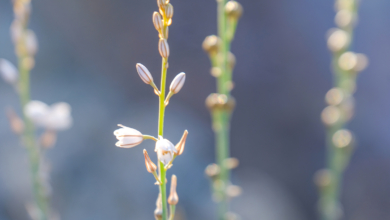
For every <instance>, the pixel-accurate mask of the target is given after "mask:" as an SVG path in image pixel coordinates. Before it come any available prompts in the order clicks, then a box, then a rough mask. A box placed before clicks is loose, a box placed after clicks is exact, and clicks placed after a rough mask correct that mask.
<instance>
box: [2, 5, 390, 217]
mask: <svg viewBox="0 0 390 220" xmlns="http://www.w3.org/2000/svg"><path fill="white" fill-rule="evenodd" d="M171 2H172V4H173V6H174V8H175V15H174V18H173V25H172V26H171V27H170V38H169V42H170V43H169V44H170V47H171V56H170V68H169V72H168V78H167V81H168V83H169V82H170V81H171V80H172V79H173V78H174V76H175V75H176V74H177V73H179V72H181V71H184V72H186V74H187V80H186V84H185V86H184V88H183V89H182V90H181V91H180V93H179V94H178V95H176V96H174V97H173V99H172V100H171V102H170V105H169V106H168V108H167V114H166V123H165V129H166V130H165V136H166V138H169V139H170V140H171V141H172V142H174V143H176V142H177V141H178V140H179V139H180V137H181V135H182V132H183V130H184V129H188V130H189V137H188V140H187V146H186V150H185V153H184V154H183V156H181V157H179V158H178V159H177V160H176V161H175V163H174V166H173V168H172V169H171V170H170V171H169V174H168V175H169V176H170V175H171V174H176V175H177V176H178V193H179V197H180V203H179V210H180V212H181V216H182V217H183V219H188V220H195V219H215V213H214V211H215V206H214V203H213V202H212V201H211V195H210V189H209V182H208V179H207V178H206V177H205V175H204V172H203V171H204V168H205V167H206V166H207V165H208V164H210V163H212V162H213V161H214V139H213V132H212V130H211V126H210V116H209V112H208V111H207V109H206V107H205V104H204V100H205V99H206V97H207V96H208V95H209V94H210V93H212V92H214V91H215V79H214V78H213V77H212V76H211V75H210V73H209V68H210V64H209V60H208V57H207V55H206V54H205V53H204V52H203V51H202V48H201V44H202V41H203V39H204V38H205V37H206V36H207V35H211V34H215V33H216V28H217V27H216V2H215V1H212V0H197V1H177V0H172V1H171ZM240 3H241V4H242V5H243V7H244V9H245V13H244V16H243V17H242V19H241V20H240V23H239V25H238V30H237V31H238V32H237V34H236V39H235V40H234V43H233V47H232V51H233V53H234V54H235V55H236V57H237V66H236V69H235V72H234V82H235V85H236V86H235V89H234V91H233V96H234V97H235V98H236V100H237V107H236V110H235V112H234V117H233V121H232V129H231V132H232V136H231V155H232V156H233V157H237V158H239V160H240V162H241V164H240V166H239V168H238V169H236V170H234V172H233V183H234V184H237V185H240V186H242V187H243V190H244V191H243V194H242V196H240V197H239V198H237V199H235V200H234V201H233V203H232V207H233V208H232V210H233V211H235V212H237V213H239V214H240V215H241V216H242V218H243V219H244V220H245V219H248V220H249V219H250V220H314V219H317V214H316V211H317V207H316V201H317V191H316V187H315V186H314V184H313V175H314V173H315V172H316V171H317V170H319V169H321V168H323V167H324V164H325V163H324V161H325V145H324V141H325V137H324V132H325V131H324V127H323V125H322V123H321V121H320V113H321V111H322V109H323V108H324V107H325V103H324V95H325V93H326V92H327V91H328V90H329V89H330V88H331V87H332V75H331V71H330V54H329V52H328V49H327V47H326V40H325V34H326V32H327V30H328V29H330V28H331V27H334V23H333V19H334V15H335V13H334V10H333V1H332V0H328V1H310V0H294V1H291V0H261V1H258V0H240ZM155 10H157V5H156V2H155V0H142V1H141V0H139V1H134V0H130V1H129V0H127V1H126V0H94V1H91V0H67V1H51V0H40V1H33V14H32V18H31V25H30V26H31V29H33V30H34V31H35V32H36V34H37V37H38V39H39V44H40V48H39V52H38V55H37V57H36V67H35V68H34V70H33V71H32V74H31V77H32V99H37V100H41V101H44V102H46V103H48V104H52V103H55V102H58V101H65V102H68V103H70V104H71V106H72V114H73V117H74V125H73V127H72V128H71V129H70V130H68V131H64V132H62V133H60V134H59V138H58V142H57V145H56V146H55V148H54V149H52V150H50V152H49V153H48V155H47V156H48V158H49V160H50V161H51V164H52V175H51V183H52V187H53V189H54V194H53V198H52V206H53V208H54V209H55V210H57V211H58V212H59V213H60V215H61V217H62V219H63V220H79V219H83V220H87V219H88V220H107V219H153V214H152V213H153V210H154V209H155V200H156V195H157V192H158V188H157V187H156V186H154V178H153V177H152V175H150V174H149V173H147V172H146V170H145V165H144V159H143V156H142V150H143V149H144V148H145V149H147V150H149V152H151V151H152V150H153V148H154V143H153V142H152V141H145V142H144V143H142V145H141V146H138V147H135V148H133V149H120V148H117V147H115V145H114V144H115V142H116V139H115V137H114V135H113V131H114V130H115V129H117V126H116V125H117V124H118V123H121V124H124V125H127V126H130V127H133V128H136V129H138V130H140V131H141V132H143V133H145V134H151V135H155V134H156V133H157V117H158V116H157V113H158V106H157V104H158V99H157V97H156V96H155V95H154V93H153V91H152V89H151V88H150V87H149V86H147V85H145V84H144V83H143V82H142V81H141V80H140V78H139V76H138V74H137V73H136V69H135V64H136V63H137V62H141V63H143V64H144V65H145V66H147V67H148V68H149V70H150V71H151V72H152V74H153V77H154V78H155V81H159V78H160V76H159V75H160V66H161V58H160V56H159V54H158V50H157V42H158V37H157V32H156V31H155V29H154V27H153V24H152V19H151V18H152V13H153V11H155ZM389 11H390V1H386V0H362V1H361V8H360V12H359V24H358V26H357V28H356V37H355V41H354V45H353V49H354V51H356V52H360V53H365V54H367V55H368V57H369V58H370V66H369V67H368V69H366V70H365V71H364V72H362V74H361V76H360V77H359V79H358V91H357V93H356V101H357V106H356V114H355V118H354V119H353V121H352V123H351V124H350V129H351V130H352V131H353V132H354V133H355V134H356V136H357V140H358V143H357V148H356V153H355V154H354V156H353V158H352V162H351V165H350V166H349V168H348V170H347V172H346V175H345V183H344V189H343V197H342V201H343V202H344V204H345V206H344V208H345V219H353V220H373V219H374V220H384V219H390V209H389V207H390V187H389V186H390V146H389V145H390V96H389V94H390V74H389V71H390V64H389V57H390V43H389V42H390V41H389V39H390V26H389V23H390V13H389ZM12 20H13V14H12V7H11V2H10V0H1V1H0V57H2V58H6V59H9V60H11V61H16V58H15V56H14V50H13V45H12V43H11V39H10V35H9V26H10V24H11V22H12ZM7 106H12V107H14V108H16V109H18V112H20V109H19V102H18V100H17V96H16V94H15V93H14V91H13V90H12V88H11V87H10V86H9V85H8V84H6V83H5V82H4V81H0V111H1V112H3V113H0V122H1V123H0V219H1V220H24V219H27V214H26V212H25V209H24V206H25V202H26V201H28V200H30V199H31V193H30V179H29V173H28V162H27V157H26V152H25V149H23V147H22V146H21V144H20V143H19V140H18V138H17V137H16V136H15V135H14V134H13V133H12V132H11V131H10V129H9V125H8V121H7V119H6V116H5V109H6V107H7ZM152 159H154V160H155V155H152Z"/></svg>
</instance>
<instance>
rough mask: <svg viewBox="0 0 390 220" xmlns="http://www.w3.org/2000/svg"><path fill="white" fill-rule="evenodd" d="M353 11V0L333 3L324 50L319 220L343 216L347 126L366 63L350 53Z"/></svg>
mask: <svg viewBox="0 0 390 220" xmlns="http://www.w3.org/2000/svg"><path fill="white" fill-rule="evenodd" d="M357 9H358V1H357V0H337V1H336V10H337V14H336V17H335V23H336V25H337V26H338V28H334V29H331V30H330V32H329V37H328V47H329V49H330V50H331V52H332V55H333V58H332V68H333V73H334V88H332V89H331V90H329V91H328V92H327V94H326V97H325V100H326V102H327V104H328V106H327V107H326V108H325V109H324V110H323V112H322V115H321V118H322V121H323V123H324V124H325V125H326V127H327V133H326V140H327V143H326V144H327V151H328V152H327V168H326V169H324V170H321V171H319V172H318V173H317V174H316V183H317V185H318V187H319V192H320V201H319V208H320V213H321V218H322V219H323V220H338V219H340V218H341V216H342V213H343V211H342V207H341V204H340V192H341V186H342V182H343V173H344V171H345V169H346V167H347V166H348V164H349V161H350V158H351V154H352V153H353V145H354V137H353V134H352V132H351V131H350V130H348V129H347V124H348V122H349V121H350V120H351V118H352V116H353V111H354V97H353V94H354V93H355V91H356V78H357V75H358V73H359V72H360V71H362V70H363V69H364V68H365V67H366V66H367V63H368V62H367V58H366V56H365V55H363V54H356V53H354V52H351V51H350V48H351V44H352V39H353V30H354V27H355V25H356V23H357V17H358V15H357Z"/></svg>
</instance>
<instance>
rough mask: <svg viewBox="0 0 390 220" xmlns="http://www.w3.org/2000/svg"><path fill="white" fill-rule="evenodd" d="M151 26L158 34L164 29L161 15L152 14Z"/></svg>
mask: <svg viewBox="0 0 390 220" xmlns="http://www.w3.org/2000/svg"><path fill="white" fill-rule="evenodd" d="M153 24H154V27H155V28H156V30H157V31H158V32H160V31H161V30H162V29H163V27H164V24H163V21H162V19H161V15H160V14H159V13H158V12H156V11H155V12H154V13H153Z"/></svg>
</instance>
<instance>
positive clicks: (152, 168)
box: [144, 149, 157, 173]
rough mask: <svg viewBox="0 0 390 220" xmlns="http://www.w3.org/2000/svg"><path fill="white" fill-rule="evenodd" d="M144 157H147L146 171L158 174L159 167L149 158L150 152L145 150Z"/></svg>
mask: <svg viewBox="0 0 390 220" xmlns="http://www.w3.org/2000/svg"><path fill="white" fill-rule="evenodd" d="M144 157H145V166H146V170H147V171H148V172H149V173H154V172H156V170H157V166H156V164H154V163H153V162H152V160H151V159H150V157H149V154H148V152H147V151H146V150H145V149H144Z"/></svg>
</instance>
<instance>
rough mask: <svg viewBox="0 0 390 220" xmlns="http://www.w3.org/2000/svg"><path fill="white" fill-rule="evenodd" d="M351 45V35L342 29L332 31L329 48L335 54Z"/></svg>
mask: <svg viewBox="0 0 390 220" xmlns="http://www.w3.org/2000/svg"><path fill="white" fill-rule="evenodd" d="M349 43H350V38H349V35H348V33H347V32H346V31H344V30H341V29H332V31H331V34H330V35H329V38H328V48H329V50H331V51H333V52H338V51H340V50H342V49H344V48H346V47H347V46H348V45H349Z"/></svg>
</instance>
